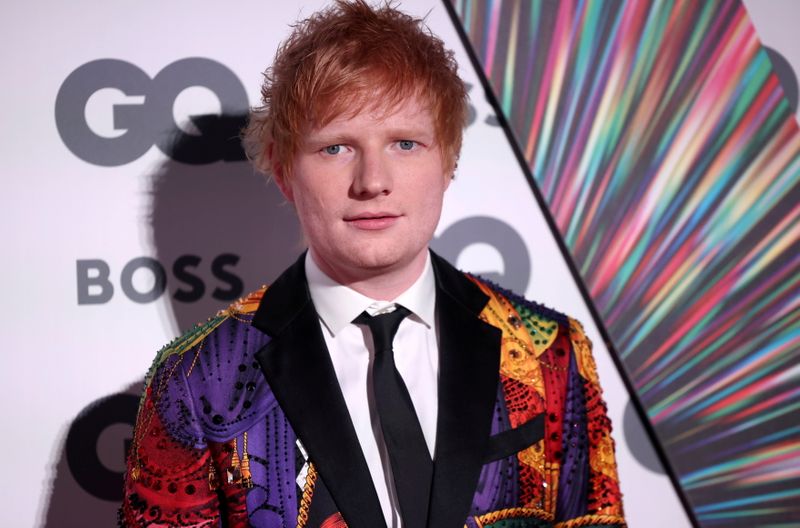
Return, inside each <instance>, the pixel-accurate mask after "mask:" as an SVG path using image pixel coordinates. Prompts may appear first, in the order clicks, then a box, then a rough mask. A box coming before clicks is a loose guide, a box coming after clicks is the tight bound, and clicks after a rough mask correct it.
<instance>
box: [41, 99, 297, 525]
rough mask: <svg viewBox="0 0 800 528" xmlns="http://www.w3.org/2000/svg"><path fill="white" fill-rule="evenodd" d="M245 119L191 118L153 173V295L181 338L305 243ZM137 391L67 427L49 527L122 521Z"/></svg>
mask: <svg viewBox="0 0 800 528" xmlns="http://www.w3.org/2000/svg"><path fill="white" fill-rule="evenodd" d="M245 120H246V116H244V115H235V116H216V115H212V116H200V117H195V118H193V119H192V124H193V125H194V126H195V128H196V129H198V130H199V131H200V135H198V136H190V135H183V136H180V138H181V139H180V140H178V141H176V142H175V144H174V145H173V150H172V151H171V152H169V160H168V161H167V162H165V163H164V164H163V165H162V166H161V167H160V168H159V169H158V170H156V171H155V172H154V173H153V174H152V185H151V193H152V201H151V204H152V205H151V211H150V216H149V222H150V226H151V237H152V240H151V241H152V244H153V247H154V248H155V256H156V260H157V263H159V264H160V266H161V267H163V271H164V273H163V277H161V279H160V280H162V281H163V283H162V285H161V286H160V287H156V288H155V289H154V292H155V293H152V294H150V295H156V296H157V295H159V294H161V288H163V289H164V292H163V295H166V296H168V298H169V300H170V302H169V303H168V304H169V307H170V312H171V313H170V314H169V315H168V318H169V319H171V321H170V322H171V323H172V326H173V330H174V333H175V334H176V335H177V334H179V333H181V332H183V331H185V330H187V329H188V328H190V327H191V326H193V325H194V324H196V323H198V322H202V321H205V320H206V319H207V318H208V317H210V316H212V315H214V314H215V313H216V312H217V311H218V310H219V309H221V308H224V307H226V306H227V305H228V304H230V302H231V301H233V300H235V299H237V298H239V297H241V296H242V295H245V294H246V293H248V292H250V291H252V290H255V289H257V288H258V287H260V286H261V285H262V284H266V283H269V282H271V281H272V280H274V279H275V278H276V277H277V276H278V274H279V273H280V272H281V271H282V270H283V269H285V268H286V267H287V266H289V265H290V264H291V263H292V262H294V260H295V259H296V258H297V256H298V254H299V253H300V251H301V250H302V249H303V248H302V245H301V240H302V239H301V235H300V227H299V224H298V222H297V219H296V217H295V215H294V211H293V210H292V207H291V206H290V205H288V204H286V203H285V200H284V199H283V196H282V195H281V194H280V192H279V191H278V189H277V187H276V186H275V185H274V184H273V183H267V181H266V179H265V178H264V177H263V176H262V175H260V174H257V173H255V172H254V170H253V168H252V166H251V165H250V164H249V163H248V162H247V161H246V160H245V156H244V152H243V151H242V147H241V143H240V141H239V137H238V136H239V131H240V130H241V129H242V127H243V126H244V124H245ZM175 160H183V161H175ZM209 160H219V161H213V162H209ZM152 300H153V299H152V298H148V296H147V295H143V296H142V298H141V299H140V302H151V301H152ZM154 352H155V351H154ZM146 368H147V365H142V371H143V372H144V370H145V369H146ZM141 391H142V384H141V382H137V383H133V384H132V385H130V386H129V387H128V388H127V389H126V390H125V391H123V392H121V393H118V394H112V395H109V396H105V397H102V398H99V399H98V400H96V401H94V402H92V403H91V404H90V405H88V406H87V407H86V408H85V409H84V410H83V411H82V412H81V413H80V415H79V416H78V417H77V418H76V419H75V420H74V421H73V422H72V423H71V424H70V426H69V430H68V432H67V435H66V438H65V439H64V441H63V444H62V446H61V451H60V454H59V456H58V462H57V463H56V464H55V467H54V468H53V470H52V474H53V475H54V476H53V480H52V488H51V489H52V491H51V494H50V497H49V499H46V500H45V505H44V510H45V511H44V512H43V514H42V525H41V526H42V527H43V528H85V527H87V526H92V527H94V526H116V523H117V521H116V518H117V508H118V507H119V504H120V502H121V500H122V484H123V472H124V470H125V458H126V456H125V454H126V452H127V450H128V447H129V445H130V442H131V438H132V427H133V423H134V421H135V418H136V410H137V408H138V404H139V397H140V395H141Z"/></svg>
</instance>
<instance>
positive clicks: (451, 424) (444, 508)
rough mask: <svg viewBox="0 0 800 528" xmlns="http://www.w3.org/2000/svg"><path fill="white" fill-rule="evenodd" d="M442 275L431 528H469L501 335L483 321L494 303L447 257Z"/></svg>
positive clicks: (438, 269)
mask: <svg viewBox="0 0 800 528" xmlns="http://www.w3.org/2000/svg"><path fill="white" fill-rule="evenodd" d="M431 256H432V260H433V269H434V272H435V274H436V317H437V321H438V325H439V416H438V419H437V432H436V454H435V456H434V473H433V487H432V490H431V506H430V512H429V514H428V526H429V527H430V528H451V527H452V528H455V527H461V526H464V523H465V521H466V518H467V515H468V514H469V509H470V506H471V505H472V498H473V495H474V493H475V488H476V486H477V483H478V477H479V475H480V471H481V467H482V465H483V462H484V456H485V451H486V446H487V441H488V439H489V434H490V427H491V420H492V412H493V410H494V405H495V399H496V396H497V384H498V382H499V368H500V337H501V333H500V330H498V329H497V328H495V327H493V326H491V325H489V324H488V323H484V322H483V321H481V320H480V319H479V318H478V314H480V312H481V310H482V309H483V308H484V306H486V303H487V301H488V298H487V297H486V295H485V294H484V293H483V292H482V291H481V290H480V288H478V287H477V286H476V285H475V284H474V283H472V282H471V281H470V280H469V279H467V278H466V277H465V276H464V274H463V273H461V272H459V271H458V270H456V269H455V268H453V267H452V266H451V265H450V264H448V263H447V262H446V261H445V260H443V259H442V258H441V257H439V256H437V255H435V254H434V253H431Z"/></svg>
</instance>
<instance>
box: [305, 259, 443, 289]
mask: <svg viewBox="0 0 800 528" xmlns="http://www.w3.org/2000/svg"><path fill="white" fill-rule="evenodd" d="M310 252H311V258H313V259H314V262H316V264H317V266H319V269H321V270H322V271H323V272H324V273H325V274H326V275H327V276H328V277H330V278H331V279H333V280H335V281H336V282H338V283H339V284H341V285H343V286H347V287H348V288H351V289H353V290H355V291H357V292H358V293H360V294H361V295H365V296H367V297H369V298H370V299H375V300H377V301H392V300H394V299H396V298H397V297H398V296H399V295H400V294H401V293H403V292H404V291H406V290H407V289H409V288H410V287H411V285H412V284H414V282H415V281H416V280H417V279H418V278H419V277H420V275H422V270H423V269H425V260H426V259H427V258H428V253H427V250H426V251H423V252H421V253H420V254H419V255H417V256H415V257H414V259H413V260H412V261H411V262H408V263H402V264H399V263H398V264H396V265H394V266H387V267H379V268H369V269H362V268H359V269H355V270H350V269H347V268H341V267H337V266H331V265H330V264H329V263H328V262H325V260H323V259H321V258H319V256H318V255H317V254H316V253H315V252H314V250H313V249H310Z"/></svg>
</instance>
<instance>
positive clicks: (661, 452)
mask: <svg viewBox="0 0 800 528" xmlns="http://www.w3.org/2000/svg"><path fill="white" fill-rule="evenodd" d="M441 2H442V4H443V5H444V8H445V10H446V11H447V14H448V15H449V16H450V21H451V22H452V24H453V26H454V27H455V29H456V32H457V33H458V36H459V38H460V39H461V43H462V45H463V46H464V49H465V50H466V52H467V55H468V56H469V60H470V62H471V63H472V67H473V69H474V70H475V72H476V73H477V74H478V78H479V79H480V81H481V85H482V86H483V91H484V94H485V96H486V100H487V101H488V102H489V104H490V105H491V106H492V109H493V110H494V112H495V115H496V116H497V121H498V123H499V124H500V126H501V127H502V129H503V132H504V133H505V135H506V139H507V140H508V143H509V145H510V146H511V150H512V151H513V152H514V156H515V157H516V158H517V163H519V166H520V168H521V169H522V172H523V173H524V174H525V177H526V178H527V180H528V185H530V188H531V191H532V192H533V196H534V198H535V199H536V203H537V204H538V205H539V209H541V211H542V214H543V215H544V218H545V221H546V222H547V226H548V227H549V228H550V232H551V233H552V235H553V237H554V238H555V240H556V243H557V244H558V248H559V250H560V251H561V255H562V257H563V258H564V261H565V262H566V263H567V266H568V267H569V271H570V273H571V274H572V278H573V279H574V280H575V283H576V284H577V285H578V289H579V290H580V292H581V296H582V297H583V301H584V302H585V303H586V306H588V308H589V312H590V313H591V315H592V319H593V320H594V324H595V325H596V326H597V328H598V330H599V331H600V336H601V337H602V338H603V342H604V343H605V344H606V347H608V350H609V351H610V352H611V360H612V361H613V362H614V366H615V367H616V368H617V371H618V372H619V374H620V377H621V378H622V382H623V383H624V384H625V388H626V389H627V390H628V395H629V396H630V398H631V402H632V403H633V407H634V409H635V410H636V413H637V414H638V415H639V420H640V421H641V422H642V425H643V426H644V429H645V433H646V434H647V437H648V439H649V440H650V442H651V444H652V445H653V449H654V450H655V452H656V456H657V457H658V460H659V461H660V462H661V465H662V466H663V467H664V470H665V471H666V473H667V476H668V477H669V480H670V481H671V482H672V487H673V488H674V489H675V492H676V493H677V495H678V499H679V500H680V501H681V505H682V506H683V509H684V511H685V512H686V516H687V518H688V519H689V522H690V523H691V524H692V526H693V527H694V528H701V525H700V523H699V522H698V520H697V518H696V517H695V513H694V510H693V509H692V506H691V503H690V502H689V498H688V497H687V496H686V493H685V491H684V490H683V487H682V486H681V485H680V480H679V479H678V474H677V472H676V471H675V468H674V467H673V466H672V463H671V462H670V461H669V458H668V457H667V453H666V450H665V449H664V447H663V446H662V445H661V440H660V439H659V437H658V434H657V433H656V430H655V428H654V427H653V424H652V423H651V422H650V418H649V417H648V416H647V412H646V411H645V409H644V405H643V404H642V402H641V400H639V394H638V393H637V392H636V389H635V387H634V385H633V382H632V381H631V380H630V378H629V377H628V372H627V371H626V370H625V365H624V364H623V363H622V360H621V359H620V357H619V354H618V353H617V349H616V347H615V346H614V343H613V342H612V341H611V337H610V335H609V333H608V330H607V329H606V326H605V323H604V322H603V320H602V318H601V317H600V312H599V311H598V310H597V307H596V306H595V304H594V301H593V300H592V297H591V295H589V290H588V288H587V287H586V285H585V284H584V282H583V277H581V274H580V273H579V272H578V267H577V266H576V265H575V261H574V260H573V258H572V254H571V253H570V252H569V248H567V245H566V243H565V242H564V239H563V238H562V236H561V232H560V231H559V230H558V226H557V225H556V222H555V219H554V218H553V215H552V214H551V213H550V208H549V206H548V205H547V202H546V201H545V199H544V196H542V192H541V190H540V189H539V186H538V185H537V184H536V180H535V179H534V177H533V173H532V172H531V168H530V167H529V166H528V162H527V161H526V160H525V156H524V154H523V153H522V149H521V148H520V146H519V142H518V140H517V137H516V136H515V135H514V131H513V130H512V128H511V125H510V124H509V123H508V120H507V119H506V116H505V114H504V113H503V109H502V107H501V106H500V103H499V102H498V100H497V97H496V96H495V93H494V90H493V89H492V85H491V83H490V82H489V78H488V77H487V76H486V73H485V72H484V71H483V65H482V64H481V61H480V59H479V58H478V54H477V53H476V52H475V50H474V49H473V47H472V43H471V42H470V40H469V36H468V35H467V32H466V31H465V30H464V26H463V25H462V24H461V20H460V19H459V17H458V14H457V13H456V10H455V8H454V7H453V5H452V3H451V0H441Z"/></svg>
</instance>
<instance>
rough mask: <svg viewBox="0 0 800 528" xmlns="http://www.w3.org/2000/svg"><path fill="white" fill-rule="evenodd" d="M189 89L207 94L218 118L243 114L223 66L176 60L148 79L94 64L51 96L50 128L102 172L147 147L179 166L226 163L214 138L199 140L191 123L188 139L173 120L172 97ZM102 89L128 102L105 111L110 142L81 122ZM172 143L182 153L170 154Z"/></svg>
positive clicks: (237, 88) (236, 86) (241, 92)
mask: <svg viewBox="0 0 800 528" xmlns="http://www.w3.org/2000/svg"><path fill="white" fill-rule="evenodd" d="M195 86H200V87H203V88H207V89H208V90H210V91H211V92H212V93H213V94H214V95H215V96H216V97H217V99H218V100H219V103H220V107H221V113H222V115H223V116H232V115H241V116H244V115H245V114H246V112H247V109H248V99H247V92H246V91H245V89H244V86H242V83H241V81H240V80H239V79H238V77H236V74H234V73H233V72H232V71H231V70H230V69H229V68H228V67H227V66H225V65H223V64H220V63H219V62H216V61H213V60H211V59H205V58H198V57H194V58H187V59H181V60H179V61H176V62H173V63H172V64H169V65H167V66H166V67H165V68H164V69H163V70H161V71H160V72H158V74H157V75H156V76H155V77H153V78H152V79H151V78H150V76H149V75H147V73H145V72H144V71H143V70H142V69H141V68H139V67H138V66H135V65H134V64H131V63H129V62H125V61H122V60H117V59H99V60H95V61H92V62H89V63H86V64H84V65H83V66H81V67H79V68H78V69H77V70H75V71H73V72H72V73H71V74H70V75H69V76H67V78H66V79H65V80H64V83H63V84H62V85H61V88H60V89H59V91H58V95H57V96H56V108H55V117H56V127H57V128H58V133H59V135H60V136H61V139H62V140H63V141H64V144H65V145H66V146H67V148H68V149H69V150H70V151H72V153H73V154H75V155H76V156H77V157H79V158H80V159H82V160H84V161H86V162H89V163H92V164H95V165H101V166H104V167H115V166H119V165H124V164H126V163H130V162H132V161H134V160H136V159H137V158H139V157H140V156H142V155H143V154H144V153H145V152H147V150H149V149H150V147H152V146H153V145H156V146H157V147H158V148H159V149H160V150H161V151H162V152H164V153H165V154H167V155H169V156H171V157H172V158H173V159H175V160H176V161H180V162H183V163H190V164H205V163H212V162H214V161H219V160H220V159H223V158H225V157H226V155H225V152H226V151H225V149H224V148H221V147H220V145H219V143H220V141H219V140H220V138H217V137H205V136H207V135H208V134H206V135H204V134H203V127H202V126H199V125H198V123H197V122H196V121H195V120H194V119H193V121H194V124H195V125H196V128H197V129H199V131H200V133H199V134H189V133H187V132H185V131H184V130H183V129H182V128H181V127H180V124H179V123H176V122H175V118H174V117H173V109H174V106H175V100H176V99H177V97H178V95H180V93H181V92H183V91H184V90H185V89H187V88H190V87H195ZM104 88H113V89H117V90H119V91H121V92H122V93H123V94H124V95H125V96H128V101H126V102H123V103H120V104H114V105H112V108H111V120H112V123H111V124H112V129H113V130H114V131H115V137H108V136H103V135H100V134H98V133H97V132H95V131H94V130H92V128H91V127H90V126H89V123H88V121H87V118H86V106H87V103H88V102H89V99H90V98H91V97H92V96H93V95H94V94H95V93H97V92H98V91H100V90H102V89H104ZM131 99H133V100H134V101H135V102H134V101H131ZM190 119H192V118H190ZM120 131H122V133H121V134H120V133H119V132H120ZM234 135H235V134H234ZM225 139H229V138H225ZM178 143H180V144H181V145H182V146H183V147H184V148H181V149H174V148H173V147H174V146H175V145H176V144H178ZM209 147H211V148H209ZM214 147H216V148H214Z"/></svg>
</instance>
